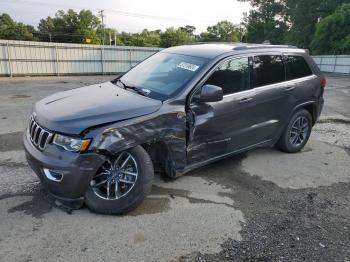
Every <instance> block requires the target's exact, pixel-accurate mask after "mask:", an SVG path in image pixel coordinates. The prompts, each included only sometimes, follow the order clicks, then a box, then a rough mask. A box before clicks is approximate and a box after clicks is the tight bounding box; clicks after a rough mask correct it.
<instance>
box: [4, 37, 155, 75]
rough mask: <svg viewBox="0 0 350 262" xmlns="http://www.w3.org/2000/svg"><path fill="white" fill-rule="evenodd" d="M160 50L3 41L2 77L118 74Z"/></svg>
mask: <svg viewBox="0 0 350 262" xmlns="http://www.w3.org/2000/svg"><path fill="white" fill-rule="evenodd" d="M160 50H161V49H160V48H146V47H132V46H100V45H83V44H67V43H46V42H31V41H15V40H0V76H21V75H29V76H30V75H80V74H84V75H85V74H117V73H122V72H125V71H127V70H129V69H130V67H131V66H134V65H136V64H137V63H139V62H141V61H142V60H144V59H145V58H147V57H148V56H150V55H152V54H154V53H156V52H158V51H160Z"/></svg>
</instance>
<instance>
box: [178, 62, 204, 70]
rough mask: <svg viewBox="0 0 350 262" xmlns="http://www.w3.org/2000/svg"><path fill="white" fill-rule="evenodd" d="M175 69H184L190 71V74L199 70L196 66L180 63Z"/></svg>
mask: <svg viewBox="0 0 350 262" xmlns="http://www.w3.org/2000/svg"><path fill="white" fill-rule="evenodd" d="M177 67H180V68H182V69H186V70H190V71H192V72H195V71H197V70H198V68H199V66H197V65H194V64H190V63H186V62H181V63H180V64H178V65H177Z"/></svg>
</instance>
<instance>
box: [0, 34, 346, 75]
mask: <svg viewBox="0 0 350 262" xmlns="http://www.w3.org/2000/svg"><path fill="white" fill-rule="evenodd" d="M159 50H161V48H148V47H131V46H100V45H80V44H65V43H46V42H30V41H14V40H0V76H26V75H89V74H99V75H100V74H118V73H122V72H125V71H127V70H128V69H129V68H130V67H132V66H134V65H135V64H137V63H139V62H141V61H142V60H144V59H145V58H147V57H148V56H150V55H152V54H154V53H156V52H158V51H159ZM313 58H314V60H315V62H316V63H317V64H318V65H319V67H320V68H321V70H322V71H323V72H331V73H343V74H350V55H348V56H314V57H313Z"/></svg>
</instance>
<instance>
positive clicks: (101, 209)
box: [85, 146, 154, 214]
mask: <svg viewBox="0 0 350 262" xmlns="http://www.w3.org/2000/svg"><path fill="white" fill-rule="evenodd" d="M153 176H154V171H153V165H152V161H151V158H150V157H149V155H148V154H147V152H146V151H145V150H144V149H143V148H142V147H141V146H136V147H134V148H131V149H128V150H126V151H122V152H120V153H118V154H117V155H116V156H113V157H110V158H109V159H108V160H107V161H106V162H105V163H103V164H102V165H101V166H100V167H99V169H98V170H97V173H96V174H95V176H94V177H93V178H92V180H91V181H90V186H89V188H88V190H87V192H86V193H85V203H86V205H87V206H88V207H89V208H90V209H91V210H93V211H95V212H98V213H103V214H124V213H127V212H129V211H131V210H133V209H134V208H136V207H137V206H138V205H139V204H140V203H141V202H142V201H143V200H144V199H145V197H146V196H147V194H148V193H149V192H150V190H151V187H152V182H153Z"/></svg>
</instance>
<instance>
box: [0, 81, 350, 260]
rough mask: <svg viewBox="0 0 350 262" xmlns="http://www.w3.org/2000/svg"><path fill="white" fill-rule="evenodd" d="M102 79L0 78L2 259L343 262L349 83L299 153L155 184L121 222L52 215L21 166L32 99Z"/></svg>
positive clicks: (243, 160) (348, 253)
mask: <svg viewBox="0 0 350 262" xmlns="http://www.w3.org/2000/svg"><path fill="white" fill-rule="evenodd" d="M108 79H110V77H60V78H55V77H52V78H49V77H44V78H14V79H8V78H0V119H1V121H0V178H1V180H0V181H1V182H0V232H1V234H0V261H82V260H84V261H110V260H117V261H343V262H350V249H349V247H350V204H349V203H350V161H349V160H350V158H349V154H350V140H349V138H350V128H349V127H350V104H349V101H350V85H349V80H350V78H349V77H342V76H335V75H331V76H329V77H328V83H329V84H328V87H327V89H326V92H325V99H326V104H325V108H324V112H323V115H322V118H321V119H320V121H319V122H318V123H317V124H316V126H315V127H314V130H313V133H312V136H311V139H310V141H309V143H308V144H307V146H306V147H305V149H304V150H303V151H302V152H300V153H297V154H292V155H291V154H284V153H281V152H279V151H278V150H275V149H269V148H261V149H257V150H253V151H250V152H247V153H245V154H241V155H238V156H235V157H232V158H229V159H226V160H223V161H219V162H217V163H215V164H212V165H209V166H207V167H203V168H200V169H198V170H195V171H193V172H191V173H189V174H187V175H185V176H183V177H181V178H179V179H177V180H176V181H172V182H169V181H164V180H163V179H162V178H160V177H158V176H157V177H156V181H155V184H154V186H153V189H152V193H151V195H150V196H149V197H148V198H147V199H146V201H145V202H144V203H143V204H142V205H141V206H140V207H139V208H138V209H136V210H135V211H133V212H132V213H130V214H128V215H126V216H103V215H98V214H94V213H91V212H89V211H88V210H87V209H86V208H83V209H81V210H77V211H74V212H73V213H72V214H71V215H69V214H67V213H66V212H64V211H62V210H60V209H57V208H56V207H55V206H54V205H53V200H52V199H51V198H50V197H48V195H47V193H46V192H45V191H44V190H43V189H42V187H41V186H40V183H39V182H38V179H37V178H36V176H35V175H34V174H33V172H32V171H31V170H30V169H29V167H28V166H27V164H26V162H25V159H24V154H23V151H22V145H21V136H22V131H23V130H24V127H25V125H26V121H27V119H28V116H29V114H30V112H31V108H32V105H33V103H34V102H35V101H36V100H38V99H40V98H42V97H45V96H47V95H49V94H51V93H54V92H57V91H61V90H67V89H71V88H76V87H79V86H82V85H88V84H92V83H97V82H101V81H106V80H108Z"/></svg>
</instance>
